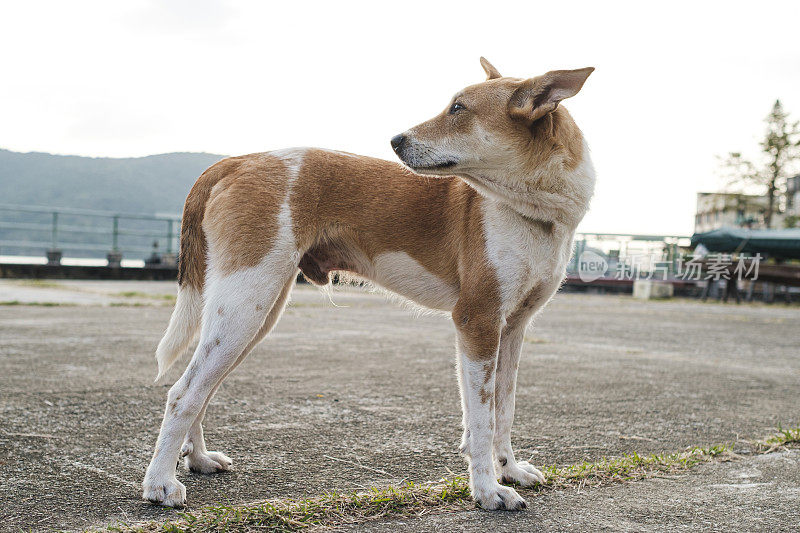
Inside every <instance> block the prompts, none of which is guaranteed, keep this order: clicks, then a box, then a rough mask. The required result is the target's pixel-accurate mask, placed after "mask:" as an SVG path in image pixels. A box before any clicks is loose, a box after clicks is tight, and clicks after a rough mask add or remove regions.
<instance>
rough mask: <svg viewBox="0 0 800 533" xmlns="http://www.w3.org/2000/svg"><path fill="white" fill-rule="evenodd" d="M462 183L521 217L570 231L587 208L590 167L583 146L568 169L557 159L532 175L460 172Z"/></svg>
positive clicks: (591, 180)
mask: <svg viewBox="0 0 800 533" xmlns="http://www.w3.org/2000/svg"><path fill="white" fill-rule="evenodd" d="M459 177H461V178H462V179H463V180H464V181H465V182H467V183H468V184H469V185H471V186H472V187H473V188H474V189H475V190H476V191H477V192H478V193H479V194H481V195H482V196H485V197H487V198H489V199H491V200H493V201H496V202H498V203H500V204H502V205H505V206H507V207H509V208H510V209H512V210H513V211H515V212H516V213H517V214H519V215H520V217H522V219H523V220H526V221H529V222H532V223H535V225H541V224H556V225H558V226H565V227H566V228H568V229H570V230H574V229H575V228H576V227H577V226H578V224H579V223H580V221H581V220H582V219H583V216H584V215H585V214H586V211H587V210H588V208H589V201H590V200H591V198H592V195H593V193H594V168H593V166H592V162H591V159H590V157H589V150H588V148H587V147H586V146H585V145H584V151H583V154H582V159H581V162H580V163H579V164H578V166H577V167H576V168H575V169H574V170H568V169H566V168H565V167H564V165H563V164H562V162H561V161H554V162H552V163H551V164H549V165H547V166H545V167H539V168H537V169H536V170H535V171H534V172H533V174H527V175H526V174H523V173H519V175H514V173H506V174H504V176H503V178H502V179H499V178H495V177H494V176H493V175H492V174H491V173H486V172H480V173H475V174H474V175H473V174H462V175H460V176H459Z"/></svg>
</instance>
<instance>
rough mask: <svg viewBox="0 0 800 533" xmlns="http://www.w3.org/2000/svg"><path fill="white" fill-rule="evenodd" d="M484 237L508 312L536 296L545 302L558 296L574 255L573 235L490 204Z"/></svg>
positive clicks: (503, 304) (486, 211)
mask: <svg viewBox="0 0 800 533" xmlns="http://www.w3.org/2000/svg"><path fill="white" fill-rule="evenodd" d="M484 234H485V238H486V255H487V257H488V259H489V263H490V264H491V266H492V267H493V269H494V271H495V276H496V278H497V281H498V284H499V289H500V295H501V300H502V307H503V311H504V312H506V313H508V312H510V311H512V310H514V309H516V308H517V307H518V306H519V305H520V303H521V302H522V301H523V300H526V299H527V298H528V297H529V296H530V295H531V294H532V293H537V294H539V295H540V298H539V299H540V300H542V301H543V302H544V301H546V300H547V299H548V298H549V297H550V296H551V295H552V293H553V292H555V290H556V289H557V288H558V284H559V283H560V282H561V280H562V279H563V277H564V274H565V272H566V265H567V262H568V261H569V256H570V254H571V245H572V233H571V232H567V231H564V230H563V229H562V228H559V227H558V226H557V225H554V224H549V223H546V222H540V221H532V220H526V219H523V218H522V217H520V216H519V215H518V214H517V213H515V212H513V211H511V210H509V209H506V208H504V207H502V206H497V205H491V204H490V205H487V206H486V207H485V209H484ZM545 292H546V293H547V294H544V293H545Z"/></svg>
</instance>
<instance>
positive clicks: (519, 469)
mask: <svg viewBox="0 0 800 533" xmlns="http://www.w3.org/2000/svg"><path fill="white" fill-rule="evenodd" d="M544 481H545V479H544V474H542V473H541V472H540V471H539V470H537V469H536V468H534V466H533V465H532V464H530V463H529V462H528V461H520V462H519V463H514V464H512V463H510V462H509V463H506V464H505V465H503V466H501V467H500V482H501V483H517V484H519V485H520V486H522V487H532V486H533V485H536V484H537V483H544Z"/></svg>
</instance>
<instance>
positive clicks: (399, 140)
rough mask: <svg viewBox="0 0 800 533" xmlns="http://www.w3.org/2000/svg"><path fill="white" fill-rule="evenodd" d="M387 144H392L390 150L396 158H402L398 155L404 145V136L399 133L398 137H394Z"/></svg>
mask: <svg viewBox="0 0 800 533" xmlns="http://www.w3.org/2000/svg"><path fill="white" fill-rule="evenodd" d="M389 142H390V143H391V144H392V150H394V153H396V154H397V155H398V157H401V158H402V156H401V155H400V154H401V152H402V151H403V147H405V145H406V136H405V134H403V133H401V134H400V135H395V136H394V137H392V140H391V141H389Z"/></svg>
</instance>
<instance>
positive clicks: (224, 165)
mask: <svg viewBox="0 0 800 533" xmlns="http://www.w3.org/2000/svg"><path fill="white" fill-rule="evenodd" d="M245 157H246V156H243V157H229V158H227V159H223V160H222V161H220V162H218V163H215V164H214V165H212V166H210V167H209V168H208V169H207V170H206V171H205V172H203V173H202V174H201V175H200V177H199V178H197V181H196V182H195V184H194V186H193V187H192V190H191V191H189V195H188V196H187V197H186V202H185V203H184V206H183V217H182V220H181V242H180V261H179V262H178V284H179V285H181V286H183V285H188V286H189V287H193V288H195V289H197V290H198V291H202V289H203V284H204V282H205V275H206V254H207V249H208V247H207V243H206V236H205V233H204V232H203V218H204V216H205V212H206V202H208V197H209V196H210V195H211V189H212V188H214V186H215V185H216V184H217V183H218V182H219V181H220V180H221V179H222V178H224V177H225V176H227V175H228V174H230V173H232V172H236V169H237V168H238V167H239V165H240V164H241V163H242V160H243V159H244V158H245Z"/></svg>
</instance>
